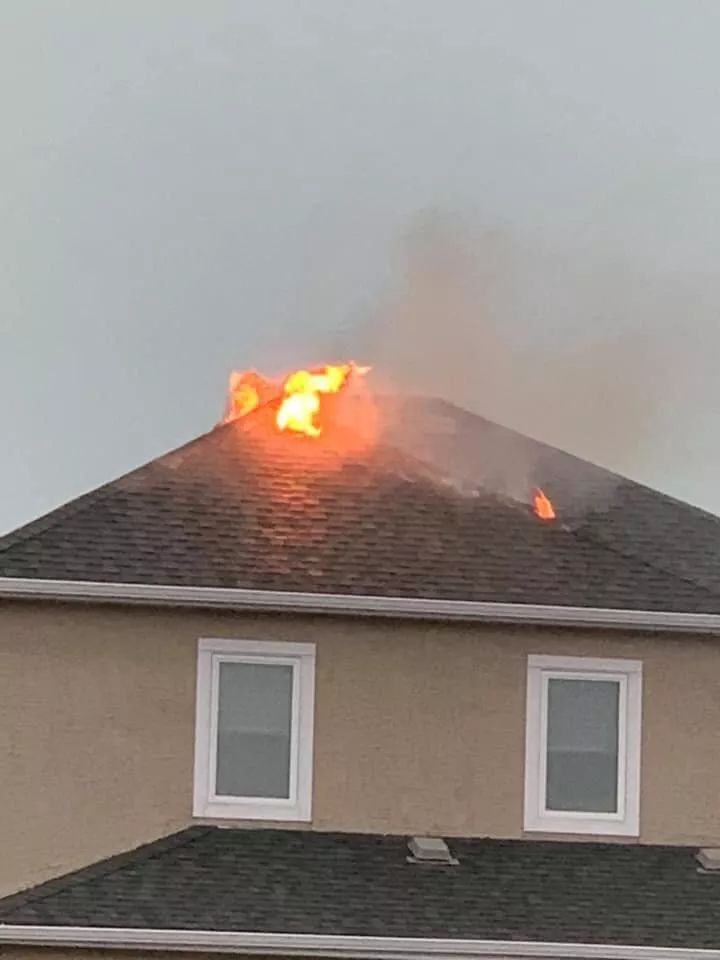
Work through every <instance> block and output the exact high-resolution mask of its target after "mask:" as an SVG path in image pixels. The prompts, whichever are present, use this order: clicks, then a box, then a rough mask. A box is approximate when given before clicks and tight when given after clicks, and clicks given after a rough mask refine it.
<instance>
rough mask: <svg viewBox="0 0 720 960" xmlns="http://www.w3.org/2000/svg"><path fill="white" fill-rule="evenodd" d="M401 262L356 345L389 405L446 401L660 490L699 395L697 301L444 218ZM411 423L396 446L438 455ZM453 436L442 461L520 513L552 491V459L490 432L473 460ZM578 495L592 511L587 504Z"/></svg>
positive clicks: (452, 429)
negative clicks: (402, 396) (395, 398)
mask: <svg viewBox="0 0 720 960" xmlns="http://www.w3.org/2000/svg"><path fill="white" fill-rule="evenodd" d="M398 261H399V262H398V265H397V269H396V270H395V276H396V277H397V278H398V279H397V281H396V282H395V284H394V286H393V288H392V289H390V290H388V291H386V294H385V297H384V298H383V300H382V302H381V303H380V304H379V305H378V306H377V307H376V309H375V310H374V311H373V312H372V314H371V315H370V316H368V317H367V318H365V320H364V322H363V323H362V324H361V325H360V327H359V329H358V331H357V337H356V341H355V342H356V344H357V347H358V348H359V353H358V355H359V356H362V359H363V361H365V360H367V361H368V362H370V363H372V364H373V367H374V371H373V381H374V383H376V384H378V385H379V387H380V388H381V389H382V388H383V387H387V388H390V389H393V390H399V391H402V392H405V393H410V394H419V395H422V396H425V397H439V398H443V399H445V400H448V401H451V402H452V403H454V404H457V405H458V406H460V407H463V408H466V409H468V410H470V411H473V412H474V413H477V414H480V415H482V416H483V417H486V418H488V419H489V420H491V421H496V422H498V423H500V424H503V425H505V426H507V427H509V428H511V429H513V430H515V431H519V432H520V433H522V434H527V435H529V436H531V437H534V438H536V439H537V440H540V441H544V442H545V443H547V444H551V445H553V446H557V447H559V448H561V449H562V450H566V451H569V452H570V453H572V454H575V455H576V456H578V457H581V458H583V459H586V460H590V461H591V462H594V463H596V464H599V465H601V466H603V467H606V468H608V469H609V470H611V471H615V472H618V473H620V474H622V475H626V476H631V477H633V478H635V479H640V480H643V479H647V477H648V476H651V475H652V465H653V463H654V462H655V461H656V460H657V455H658V450H659V449H661V448H662V446H663V444H664V442H665V441H664V437H665V435H666V433H667V430H668V429H670V428H671V427H672V425H673V416H674V414H675V413H676V412H677V411H676V406H675V405H674V404H673V401H672V398H675V397H677V396H682V394H683V390H684V389H685V387H686V385H687V383H688V380H689V379H690V373H689V365H688V363H687V360H688V354H687V351H683V349H682V345H683V330H687V327H686V326H681V325H679V324H678V318H682V319H683V322H684V323H685V324H686V323H687V316H688V311H691V312H692V311H694V312H695V313H697V310H698V295H697V290H696V287H694V286H691V287H690V288H688V286H687V285H683V284H682V283H680V282H679V281H678V280H677V278H672V277H671V278H670V279H668V277H667V276H666V275H662V274H658V275H657V276H653V275H652V274H650V273H648V271H647V270H646V269H642V270H640V269H638V268H633V267H631V266H630V265H629V263H628V262H627V261H626V260H624V259H623V258H621V257H618V256H610V255H608V254H607V253H604V252H598V251H595V252H592V251H591V249H589V248H588V245H587V244H585V245H584V246H582V245H580V246H579V247H577V248H575V249H572V248H570V249H567V248H566V249H563V247H562V245H560V244H558V243H556V242H555V243H549V244H548V245H547V247H546V246H545V245H544V244H543V243H542V238H541V237H534V238H531V237H529V236H519V235H517V234H513V233H512V232H511V231H510V230H509V229H508V228H507V227H505V226H503V225H492V226H490V227H488V226H485V225H481V226H478V225H477V224H474V223H472V222H471V221H469V220H468V219H467V218H459V217H456V216H452V215H448V214H445V213H441V212H437V211H431V212H426V213H423V214H422V215H420V216H418V217H417V218H416V220H415V221H414V222H413V223H412V224H411V226H410V228H409V229H408V230H407V231H406V233H405V235H404V237H403V238H402V241H401V243H400V244H399V251H398ZM708 302H714V300H713V298H712V297H710V299H709V301H708ZM398 417H399V414H397V413H396V415H395V419H394V421H393V422H391V423H390V424H389V434H390V435H391V436H392V438H393V440H401V439H402V437H403V435H404V436H405V442H406V445H408V446H409V447H410V448H411V449H412V450H413V452H416V453H419V454H423V453H425V454H427V453H428V451H429V444H430V441H429V440H428V437H427V436H425V437H423V428H422V427H420V426H416V427H415V428H413V427H410V428H409V429H408V424H407V422H404V423H403V424H402V426H401V425H400V423H399V421H398ZM403 417H405V419H406V421H407V410H406V409H405V411H404V413H403ZM441 419H442V418H441ZM449 424H450V420H448V417H447V416H446V417H445V424H444V426H441V427H438V430H439V434H444V435H445V439H444V440H443V441H442V443H441V444H440V445H439V446H438V444H437V443H435V452H434V455H435V456H436V458H437V456H440V454H439V453H438V451H439V450H442V451H443V453H442V456H443V457H444V458H445V461H446V464H447V463H448V462H450V461H452V469H453V471H454V472H455V474H456V476H458V477H459V479H460V480H461V481H462V482H465V481H468V480H469V479H470V477H471V476H475V477H477V478H478V480H479V482H481V483H482V484H484V485H488V486H492V487H493V488H494V489H496V490H497V491H499V492H501V493H504V494H506V495H508V496H511V497H514V498H518V499H527V498H528V497H529V496H530V491H531V490H532V488H533V486H536V485H541V484H542V482H543V478H544V475H546V474H547V472H548V469H549V468H548V462H549V461H548V452H547V450H546V449H545V448H544V447H542V445H529V444H527V443H526V442H524V441H522V439H521V438H518V437H514V438H513V437H512V435H504V439H503V440H502V442H501V441H500V440H498V438H497V437H496V438H495V441H490V440H488V436H489V434H487V431H486V434H485V438H484V446H483V447H481V448H479V449H473V446H472V439H471V435H470V433H469V432H467V431H464V430H463V429H461V428H460V427H459V426H458V425H457V422H456V423H455V425H454V426H452V425H449ZM453 433H455V435H456V436H455V444H454V453H453V454H452V455H451V454H450V453H449V450H450V447H451V446H452V444H451V443H450V441H449V439H448V434H453ZM439 434H438V435H439ZM436 440H437V437H436ZM433 442H435V441H433ZM490 461H492V462H490ZM556 465H557V464H556ZM576 468H577V469H576V472H577V470H579V471H580V472H581V473H582V468H581V467H580V466H579V465H576ZM600 480H601V473H600V472H595V473H594V483H593V484H588V488H587V489H588V498H589V499H591V501H592V503H593V505H595V506H597V504H598V497H599V496H602V497H608V496H610V495H611V493H612V489H613V487H614V485H615V484H616V483H617V482H618V480H617V478H615V477H611V476H609V475H608V474H604V475H603V476H602V482H600ZM598 484H600V486H601V487H602V488H603V489H602V490H600V489H599V487H598ZM574 495H575V500H576V502H578V500H579V498H581V497H582V492H581V491H580V490H576V491H575V494H574Z"/></svg>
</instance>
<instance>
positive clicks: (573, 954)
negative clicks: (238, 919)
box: [0, 924, 720, 960]
mask: <svg viewBox="0 0 720 960" xmlns="http://www.w3.org/2000/svg"><path fill="white" fill-rule="evenodd" d="M3 943H4V944H22V945H24V946H31V945H32V946H65V947H92V948H95V949H112V948H115V949H124V950H148V951H156V950H163V951H180V952H183V951H185V952H187V951H203V950H206V951H208V952H215V953H234V954H244V955H248V954H255V955H260V956H293V957H313V958H323V960H324V958H327V960H331V958H332V960H335V958H337V960H343V958H345V960H404V958H407V957H411V958H416V960H454V958H457V960H473V958H478V960H480V958H483V960H485V958H487V960H506V958H512V960H720V949H713V950H696V949H691V948H685V947H638V946H632V945H624V944H609V945H605V944H595V943H592V944H590V943H545V942H539V941H515V940H511V941H509V940H448V939H429V938H421V937H418V938H415V937H352V936H335V935H321V934H290V933H250V932H248V933H245V932H234V931H228V932H221V931H217V930H147V929H138V928H133V927H60V926H31V925H29V924H28V925H24V924H0V944H3Z"/></svg>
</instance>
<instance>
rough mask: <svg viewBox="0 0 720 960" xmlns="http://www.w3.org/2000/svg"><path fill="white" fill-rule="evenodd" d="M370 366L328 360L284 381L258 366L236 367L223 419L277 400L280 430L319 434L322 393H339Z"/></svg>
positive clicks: (237, 416) (224, 420)
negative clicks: (258, 369) (269, 377)
mask: <svg viewBox="0 0 720 960" xmlns="http://www.w3.org/2000/svg"><path fill="white" fill-rule="evenodd" d="M369 370H370V367H360V366H357V365H356V364H355V363H342V364H336V365H333V364H328V365H326V366H324V367H318V368H317V369H314V370H295V371H294V372H293V373H291V374H289V375H288V376H287V377H286V378H285V380H284V381H283V382H282V384H278V383H277V382H273V381H271V380H266V379H265V378H264V377H262V376H261V375H260V374H259V373H256V372H255V371H254V370H246V371H242V372H241V371H238V370H234V371H233V372H232V373H231V375H230V384H229V390H228V403H227V408H226V412H225V416H224V418H223V422H225V423H228V422H229V421H231V420H237V419H238V418H240V417H245V416H247V415H248V414H249V413H252V412H253V410H256V409H257V408H258V407H259V406H262V405H263V404H265V403H267V402H269V401H277V402H278V408H277V412H276V414H275V426H276V427H277V429H278V430H280V431H290V432H292V433H299V434H303V435H305V436H307V437H319V436H320V435H321V434H322V432H323V427H322V424H321V423H320V422H319V418H320V414H321V412H322V397H324V396H327V395H330V394H336V393H339V392H340V391H341V390H342V389H343V388H344V387H345V386H346V385H347V384H348V382H349V380H350V379H351V377H356V376H357V377H362V376H364V375H365V374H366V373H367V372H368V371H369Z"/></svg>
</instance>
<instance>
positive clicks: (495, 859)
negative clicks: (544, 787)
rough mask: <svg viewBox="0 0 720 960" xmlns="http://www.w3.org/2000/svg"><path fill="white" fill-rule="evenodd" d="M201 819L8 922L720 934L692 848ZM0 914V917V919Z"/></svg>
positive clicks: (622, 937) (499, 933) (405, 932)
mask: <svg viewBox="0 0 720 960" xmlns="http://www.w3.org/2000/svg"><path fill="white" fill-rule="evenodd" d="M448 842H449V845H450V848H451V852H452V853H453V854H454V855H455V857H456V858H457V859H458V860H459V863H458V864H457V865H438V864H424V865H421V864H417V863H409V862H408V861H407V854H408V850H407V838H405V837H395V836H374V835H368V834H340V833H319V832H312V831H297V830H266V829H222V828H218V827H193V828H191V829H188V830H185V831H183V832H181V833H178V834H174V835H173V836H171V837H167V838H164V839H162V840H159V841H156V842H154V843H151V844H148V845H146V846H144V847H141V848H139V849H137V850H134V851H131V852H129V853H126V854H122V855H120V856H117V857H113V858H111V859H109V860H104V861H102V862H100V863H97V864H94V865H93V866H91V867H87V868H85V869H83V870H80V871H78V872H76V873H73V874H70V875H67V876H65V877H61V878H59V879H56V880H51V881H49V882H47V883H44V884H42V885H40V886H38V887H34V888H32V889H30V890H27V891H24V892H22V893H19V894H15V895H13V896H10V897H6V898H5V899H4V900H0V923H2V924H8V925H20V926H23V925H33V926H45V927H76V928H85V927H93V928H133V929H135V930H139V929H140V930H148V931H150V930H152V931H162V930H168V931H169V930H173V931H179V930H188V931H193V930H195V931H236V932H242V931H247V932H255V933H262V932H265V933H282V934H328V935H344V936H351V937H385V938H386V937H401V938H442V939H451V940H490V941H530V942H540V943H543V942H546V943H568V944H598V945H611V944H613V945H637V946H649V947H669V948H671V947H679V948H695V949H718V948H720V874H711V873H703V872H701V871H700V870H699V867H698V863H697V861H696V859H695V853H696V851H695V850H694V849H690V848H686V847H667V846H664V847H658V846H642V845H627V844H613V843H574V842H546V841H527V840H488V839H451V840H449V841H448ZM1 929H2V928H1V927H0V930H1Z"/></svg>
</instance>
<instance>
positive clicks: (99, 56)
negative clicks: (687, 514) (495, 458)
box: [0, 0, 720, 531]
mask: <svg viewBox="0 0 720 960" xmlns="http://www.w3.org/2000/svg"><path fill="white" fill-rule="evenodd" d="M718 36H720V4H718V3H716V2H714V0H362V2H359V0H355V2H352V0H291V2H290V0H227V2H226V0H192V2H188V0H152V2H151V3H148V2H147V0H3V3H2V4H1V5H0V108H1V109H0V115H1V116H2V118H3V120H2V123H3V135H2V150H0V203H1V204H2V208H1V211H0V212H1V214H2V215H1V216H0V436H2V437H3V439H4V445H3V462H2V466H3V469H2V471H0V531H3V530H7V529H9V528H12V527H14V526H17V525H18V524H20V523H22V522H24V521H26V520H29V519H31V518H33V517H35V516H37V515H39V514H41V513H43V512H45V511H47V510H48V509H50V508H52V507H54V506H56V505H58V504H59V503H61V502H64V501H66V500H68V499H70V498H71V497H73V496H75V495H77V494H79V493H81V492H83V491H85V490H87V489H90V488H92V487H94V486H97V485H98V484H100V483H103V482H105V481H107V480H109V479H111V478H113V477H114V476H117V475H119V474H121V473H123V472H125V471H127V470H129V469H131V468H133V467H135V466H137V465H139V464H141V463H143V462H145V461H147V460H149V459H151V458H153V457H155V456H157V455H159V454H161V453H163V452H165V451H166V450H168V449H170V448H172V447H174V446H177V445H179V444H181V443H183V442H185V441H187V440H189V439H191V438H192V437H194V436H196V435H198V434H200V433H202V432H205V431H206V430H208V429H210V428H211V427H212V425H213V424H214V423H215V422H216V420H217V418H218V416H219V415H220V413H221V412H222V408H223V400H224V390H225V384H226V381H227V377H228V374H229V372H230V370H231V369H232V368H234V367H238V368H244V367H256V368H259V369H262V370H265V371H268V372H270V373H278V372H281V371H283V370H286V369H288V368H290V367H293V366H298V365H301V364H307V363H313V362H324V361H326V360H331V359H343V358H345V357H346V356H350V355H352V357H353V358H354V359H356V360H358V361H364V360H366V359H367V360H369V361H370V362H372V363H373V364H374V366H375V369H374V372H373V375H377V377H378V382H382V383H383V384H387V383H390V384H392V385H393V387H394V388H395V389H403V390H419V391H421V392H424V393H428V394H433V395H437V396H445V397H447V398H448V399H451V400H454V401H456V402H459V403H462V404H464V405H466V406H468V407H470V408H471V409H474V410H476V411H477V412H479V413H483V414H485V415H487V416H490V417H491V418H493V419H497V420H499V421H500V422H503V423H505V424H507V425H509V426H512V427H515V428H516V429H520V430H523V431H525V432H527V433H531V434H532V435H534V436H537V437H539V438H540V439H544V440H547V441H549V442H552V443H555V444H557V445H559V446H561V447H564V448H565V449H568V450H570V451H571V452H574V453H577V454H579V455H581V456H584V457H587V458H589V459H592V460H595V461H596V462H599V463H601V464H603V465H605V466H608V467H610V468H612V469H614V470H617V471H619V472H621V473H623V474H625V475H628V476H631V477H633V478H635V479H638V480H640V481H642V482H644V483H648V484H650V485H651V486H654V487H656V488H658V489H661V490H663V491H666V492H668V493H671V494H673V495H675V496H678V497H680V498H682V499H687V500H689V501H690V502H692V503H694V504H697V505H699V506H703V507H705V508H706V509H708V510H711V511H713V512H716V513H720V485H719V484H718V482H717V476H718V470H719V468H720V453H719V452H718V447H717V442H716V441H717V429H716V422H717V418H718V413H719V411H720V380H719V379H718V377H717V376H716V370H715V368H716V363H717V358H718V356H720V309H719V308H720V278H718V270H717V264H718V262H720V228H719V226H718V225H719V224H720V112H718V109H717V103H718V93H719V92H720V91H719V87H720V60H718V57H717V38H718Z"/></svg>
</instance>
